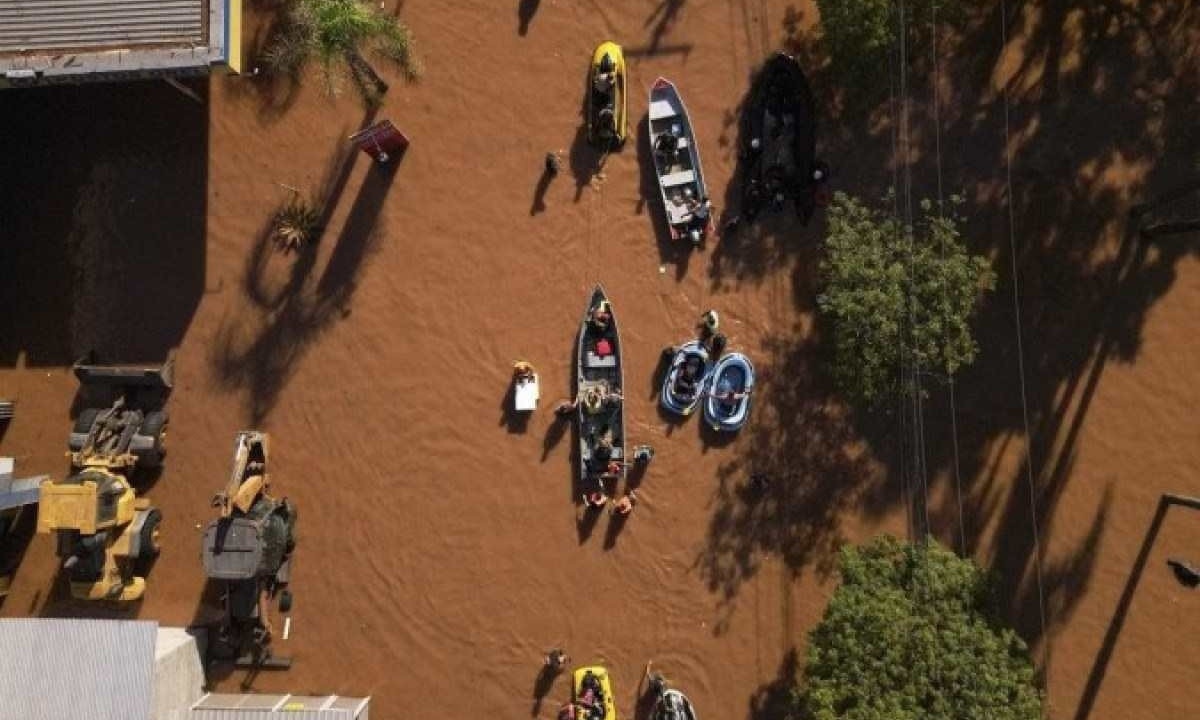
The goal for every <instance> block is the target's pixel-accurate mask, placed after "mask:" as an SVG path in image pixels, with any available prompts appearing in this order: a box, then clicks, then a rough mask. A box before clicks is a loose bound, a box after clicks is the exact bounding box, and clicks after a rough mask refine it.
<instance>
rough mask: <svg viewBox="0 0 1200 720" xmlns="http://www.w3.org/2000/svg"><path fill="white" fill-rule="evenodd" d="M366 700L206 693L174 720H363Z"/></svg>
mask: <svg viewBox="0 0 1200 720" xmlns="http://www.w3.org/2000/svg"><path fill="white" fill-rule="evenodd" d="M369 704H370V698H350V697H339V696H337V695H266V694H262V695H260V694H253V695H230V694H221V693H209V694H208V695H205V696H204V697H203V698H201V699H200V700H199V701H198V702H197V703H195V704H194V705H192V708H191V711H190V712H189V713H188V714H186V715H185V714H184V713H182V712H180V713H177V714H176V716H175V717H176V718H177V719H178V720H267V718H270V717H281V718H287V719H288V720H367V713H368V707H369Z"/></svg>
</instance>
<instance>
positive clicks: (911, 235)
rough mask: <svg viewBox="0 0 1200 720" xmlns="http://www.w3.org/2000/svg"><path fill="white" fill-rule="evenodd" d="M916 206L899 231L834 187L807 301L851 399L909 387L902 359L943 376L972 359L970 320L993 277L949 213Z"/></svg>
mask: <svg viewBox="0 0 1200 720" xmlns="http://www.w3.org/2000/svg"><path fill="white" fill-rule="evenodd" d="M960 203H961V200H960V199H958V198H954V199H953V202H952V206H954V207H956V206H957V205H958V204H960ZM921 209H922V212H923V218H922V219H921V220H920V221H919V222H918V224H917V227H915V228H913V232H907V231H906V229H905V227H904V226H903V225H902V223H901V222H900V221H899V220H897V219H895V218H894V217H893V216H892V215H890V214H885V213H883V212H881V211H879V210H877V209H874V208H870V207H868V206H866V205H864V204H863V203H862V202H860V201H859V200H857V199H855V198H853V197H851V196H849V195H846V194H844V193H836V194H835V195H834V198H833V203H832V204H831V205H830V207H829V210H828V214H827V217H828V223H829V232H828V235H827V237H826V239H825V257H824V258H823V260H822V261H821V268H820V270H821V279H822V283H823V288H822V292H821V294H820V295H819V296H818V297H817V305H818V307H819V309H820V311H821V313H822V314H823V315H824V316H825V317H826V318H827V319H828V320H829V321H830V324H831V326H832V329H833V344H834V368H833V375H834V377H835V379H836V380H837V382H838V385H839V386H840V387H841V389H842V391H843V392H844V393H846V394H847V395H848V396H850V397H851V399H853V400H856V401H863V402H866V403H868V404H870V403H876V402H880V401H883V400H886V399H888V398H890V397H894V396H895V395H896V394H897V393H904V392H908V391H910V390H911V389H912V387H911V384H910V383H911V380H912V374H911V373H905V374H904V376H903V377H902V373H901V370H902V369H904V368H905V367H906V364H907V367H908V368H916V369H917V370H918V371H920V372H922V373H937V374H943V375H945V376H947V377H950V376H953V375H954V373H955V372H957V371H958V369H959V368H960V367H962V366H964V365H969V364H970V363H971V362H972V361H974V359H975V355H976V352H977V350H978V346H977V345H976V343H975V339H974V337H973V336H972V334H971V326H970V321H971V317H972V316H973V315H974V313H975V309H976V306H977V305H978V302H979V300H980V298H981V297H982V294H983V292H984V291H986V290H990V289H991V288H992V287H994V285H995V274H994V273H993V272H992V269H991V264H990V263H989V262H988V260H987V258H985V257H982V256H979V255H971V254H969V253H968V252H967V251H966V248H965V247H964V246H963V243H962V240H961V238H960V237H959V232H958V224H959V223H958V220H957V219H956V217H955V216H954V215H953V214H949V215H946V216H945V217H939V216H938V214H937V213H936V212H935V211H933V210H932V208H931V206H930V204H929V202H928V201H925V202H922V203H921Z"/></svg>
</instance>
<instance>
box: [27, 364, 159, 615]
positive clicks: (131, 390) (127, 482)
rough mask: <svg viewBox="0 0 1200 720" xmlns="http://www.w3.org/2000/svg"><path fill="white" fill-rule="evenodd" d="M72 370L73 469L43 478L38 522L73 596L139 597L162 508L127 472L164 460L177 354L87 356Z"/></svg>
mask: <svg viewBox="0 0 1200 720" xmlns="http://www.w3.org/2000/svg"><path fill="white" fill-rule="evenodd" d="M74 371H75V377H76V378H78V380H79V384H80V396H81V398H82V399H83V402H84V408H85V409H84V410H82V411H81V412H80V413H79V415H78V416H77V418H76V420H75V425H74V428H73V429H72V432H71V436H70V439H69V441H68V447H69V448H70V453H69V455H70V458H71V470H72V474H71V475H70V476H69V477H68V478H67V479H66V480H63V481H62V482H53V481H47V482H45V483H43V484H42V489H41V503H40V505H39V506H38V522H37V530H38V532H39V533H54V534H56V535H57V541H58V550H57V551H58V556H59V557H60V558H63V560H64V562H63V569H64V570H65V571H66V572H67V573H68V574H69V578H70V583H71V595H72V596H73V597H76V598H79V599H83V600H116V601H129V600H137V599H139V598H141V597H142V594H143V593H144V592H145V590H146V581H145V579H144V578H143V577H141V576H140V574H139V570H140V569H142V568H144V567H145V566H146V565H148V564H149V562H150V561H151V560H152V559H153V558H154V556H155V555H157V554H158V549H159V544H158V528H159V524H160V523H161V521H162V515H161V513H160V512H159V511H158V510H157V509H155V508H153V507H151V505H150V502H149V501H148V500H146V499H144V498H139V497H138V496H137V492H136V490H135V489H134V487H133V485H132V484H131V477H132V475H133V473H134V471H135V470H136V469H138V468H142V469H150V470H153V469H157V468H159V467H160V466H161V465H162V461H163V455H164V454H165V452H166V449H165V446H164V442H165V439H166V431H167V413H166V411H165V410H164V409H163V406H164V405H165V404H166V400H167V397H168V395H169V394H170V391H171V387H172V386H173V384H174V382H173V376H174V361H173V358H168V359H167V361H166V362H165V363H163V364H162V365H161V366H157V367H144V366H127V365H124V366H123V365H99V364H96V363H95V362H93V361H92V359H91V358H88V359H85V360H81V361H80V362H78V363H76V364H75V366H74Z"/></svg>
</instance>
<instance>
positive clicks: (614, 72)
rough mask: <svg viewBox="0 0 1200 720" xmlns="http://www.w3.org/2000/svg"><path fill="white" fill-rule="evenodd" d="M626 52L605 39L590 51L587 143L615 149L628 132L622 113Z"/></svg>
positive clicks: (623, 107)
mask: <svg viewBox="0 0 1200 720" xmlns="http://www.w3.org/2000/svg"><path fill="white" fill-rule="evenodd" d="M626 90H627V87H626V83H625V54H624V53H623V52H622V51H621V46H620V45H618V44H616V43H615V42H612V41H611V40H610V41H608V42H604V43H601V44H600V47H598V48H596V52H594V53H593V54H592V68H591V71H590V72H589V73H588V89H587V93H588V103H587V124H588V142H590V143H592V144H593V145H595V146H596V147H598V148H600V149H601V150H616V149H617V148H619V147H621V146H622V145H624V144H625V138H626V137H627V136H628V134H629V126H628V120H627V117H626V112H625V96H626V94H627V92H626Z"/></svg>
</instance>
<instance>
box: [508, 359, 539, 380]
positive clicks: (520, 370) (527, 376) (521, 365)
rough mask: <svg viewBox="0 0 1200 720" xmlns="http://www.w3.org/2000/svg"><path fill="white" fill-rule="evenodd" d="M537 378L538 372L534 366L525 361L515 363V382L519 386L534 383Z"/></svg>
mask: <svg viewBox="0 0 1200 720" xmlns="http://www.w3.org/2000/svg"><path fill="white" fill-rule="evenodd" d="M536 376H537V371H536V370H534V368H533V364H532V363H529V362H526V361H524V360H518V361H517V362H515V363H513V380H515V381H516V383H517V384H518V385H520V384H521V383H523V382H532V381H533V379H534V378H535V377H536Z"/></svg>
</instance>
